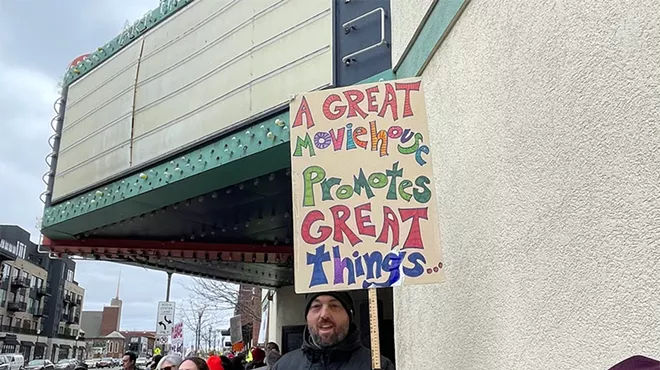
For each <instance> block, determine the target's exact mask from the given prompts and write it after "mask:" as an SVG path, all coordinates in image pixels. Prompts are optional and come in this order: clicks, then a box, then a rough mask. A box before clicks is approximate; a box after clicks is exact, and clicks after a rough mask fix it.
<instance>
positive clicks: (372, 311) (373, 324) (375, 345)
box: [369, 288, 380, 370]
mask: <svg viewBox="0 0 660 370" xmlns="http://www.w3.org/2000/svg"><path fill="white" fill-rule="evenodd" d="M369 331H370V333H371V368H372V369H374V370H380V333H379V332H378V293H377V291H376V289H374V288H371V289H369Z"/></svg>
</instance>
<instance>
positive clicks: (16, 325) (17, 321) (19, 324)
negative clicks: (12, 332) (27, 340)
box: [14, 319, 23, 328]
mask: <svg viewBox="0 0 660 370" xmlns="http://www.w3.org/2000/svg"><path fill="white" fill-rule="evenodd" d="M22 322H23V320H21V319H16V322H15V323H14V327H15V328H20V327H21V323H22Z"/></svg>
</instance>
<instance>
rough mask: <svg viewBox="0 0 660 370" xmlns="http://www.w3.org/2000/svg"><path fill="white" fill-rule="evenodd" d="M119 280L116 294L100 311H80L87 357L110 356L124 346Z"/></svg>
mask: <svg viewBox="0 0 660 370" xmlns="http://www.w3.org/2000/svg"><path fill="white" fill-rule="evenodd" d="M120 281H121V279H120ZM120 281H118V282H117V294H116V295H115V297H114V298H113V299H112V300H111V301H110V305H108V306H104V307H103V310H101V311H83V312H82V318H81V323H82V324H81V325H82V326H81V327H82V330H83V331H84V332H85V335H86V338H87V357H88V358H98V357H108V356H110V357H112V356H111V355H113V354H116V353H118V352H121V351H122V350H124V348H125V347H126V343H127V342H126V338H125V337H124V335H123V334H122V333H120V332H119V327H120V325H121V311H122V300H121V299H120V298H119V284H120ZM152 348H153V347H152Z"/></svg>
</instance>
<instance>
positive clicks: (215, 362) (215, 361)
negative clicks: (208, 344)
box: [206, 352, 225, 370]
mask: <svg viewBox="0 0 660 370" xmlns="http://www.w3.org/2000/svg"><path fill="white" fill-rule="evenodd" d="M206 364H207V365H208V366H209V370H225V368H224V366H222V360H221V359H220V357H218V356H217V355H216V354H215V353H213V352H212V353H211V355H210V356H209V358H208V359H207V360H206Z"/></svg>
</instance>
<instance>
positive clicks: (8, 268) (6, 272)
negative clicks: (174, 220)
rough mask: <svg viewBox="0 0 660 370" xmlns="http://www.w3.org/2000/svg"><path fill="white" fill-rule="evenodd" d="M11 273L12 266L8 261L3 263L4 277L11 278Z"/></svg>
mask: <svg viewBox="0 0 660 370" xmlns="http://www.w3.org/2000/svg"><path fill="white" fill-rule="evenodd" d="M10 273H11V266H9V265H8V264H6V263H3V264H2V279H9V274H10Z"/></svg>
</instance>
